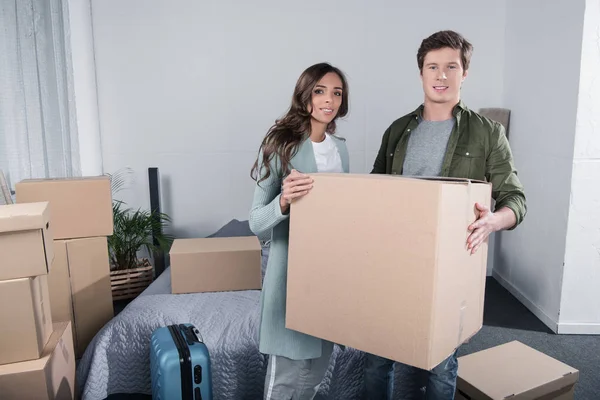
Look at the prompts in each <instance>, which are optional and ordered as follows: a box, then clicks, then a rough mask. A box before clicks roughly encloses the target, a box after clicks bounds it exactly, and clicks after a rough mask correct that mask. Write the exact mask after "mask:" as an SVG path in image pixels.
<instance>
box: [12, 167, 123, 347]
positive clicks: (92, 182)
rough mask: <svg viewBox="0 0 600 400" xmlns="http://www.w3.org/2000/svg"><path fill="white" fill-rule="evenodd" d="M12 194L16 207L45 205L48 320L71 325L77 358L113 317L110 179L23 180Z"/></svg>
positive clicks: (103, 177)
mask: <svg viewBox="0 0 600 400" xmlns="http://www.w3.org/2000/svg"><path fill="white" fill-rule="evenodd" d="M15 189H16V200H17V203H18V204H27V203H35V202H41V201H45V202H48V206H49V209H50V215H51V216H52V228H53V235H54V242H53V248H54V253H55V257H54V262H53V264H52V266H51V268H50V273H49V275H48V286H49V293H50V305H51V312H52V319H53V322H54V323H59V322H70V323H71V324H70V327H71V329H72V330H73V334H74V344H75V349H76V351H75V354H76V357H81V356H82V355H83V353H84V351H85V349H86V347H87V346H88V344H89V343H90V341H91V340H92V339H93V337H94V335H95V334H96V333H97V332H98V331H99V330H100V329H101V328H102V326H104V324H106V323H107V322H108V321H109V320H110V319H111V318H112V317H113V316H114V311H113V302H112V291H111V284H110V264H109V256H108V245H107V236H110V235H112V233H113V214H112V194H111V188H110V179H109V178H108V177H105V176H102V177H84V178H68V179H66V178H65V179H39V180H25V181H22V182H20V183H18V184H17V185H16V187H15Z"/></svg>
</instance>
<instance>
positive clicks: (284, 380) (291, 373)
mask: <svg viewBox="0 0 600 400" xmlns="http://www.w3.org/2000/svg"><path fill="white" fill-rule="evenodd" d="M332 352H333V343H331V342H328V341H326V340H323V352H322V354H321V357H319V358H313V359H310V360H290V359H289V358H286V357H282V356H274V355H271V356H269V365H268V366H267V376H266V378H265V391H264V397H263V398H264V400H312V399H313V398H314V397H315V395H316V394H317V391H318V390H319V386H320V385H321V382H322V381H323V378H324V377H325V373H326V372H327V368H328V367H329V359H330V357H331V353H332Z"/></svg>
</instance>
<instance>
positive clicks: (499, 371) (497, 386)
mask: <svg viewBox="0 0 600 400" xmlns="http://www.w3.org/2000/svg"><path fill="white" fill-rule="evenodd" d="M578 380H579V371H578V370H576V369H575V368H572V367H570V366H568V365H566V364H564V363H562V362H560V361H558V360H556V359H554V358H552V357H550V356H548V355H546V354H544V353H541V352H539V351H537V350H535V349H532V348H531V347H529V346H526V345H525V344H523V343H521V342H518V341H512V342H509V343H505V344H503V345H500V346H496V347H492V348H490V349H487V350H483V351H480V352H477V353H473V354H469V355H466V356H463V357H459V359H458V379H457V399H470V400H496V399H498V400H500V399H511V400H524V399H527V400H536V399H540V400H542V399H543V400H572V399H573V394H574V391H575V384H576V383H577V381H578Z"/></svg>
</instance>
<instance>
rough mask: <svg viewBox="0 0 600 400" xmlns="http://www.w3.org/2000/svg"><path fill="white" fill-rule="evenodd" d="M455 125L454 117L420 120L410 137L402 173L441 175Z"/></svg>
mask: <svg viewBox="0 0 600 400" xmlns="http://www.w3.org/2000/svg"><path fill="white" fill-rule="evenodd" d="M453 127H454V118H452V119H448V120H445V121H426V120H420V122H419V125H417V127H416V128H415V129H414V130H413V131H412V133H411V135H410V138H409V139H408V147H407V148H406V157H405V158H404V166H403V170H402V175H411V176H439V175H440V173H441V172H442V164H443V162H444V155H445V154H446V148H447V147H448V139H449V138H450V133H451V132H452V128H453Z"/></svg>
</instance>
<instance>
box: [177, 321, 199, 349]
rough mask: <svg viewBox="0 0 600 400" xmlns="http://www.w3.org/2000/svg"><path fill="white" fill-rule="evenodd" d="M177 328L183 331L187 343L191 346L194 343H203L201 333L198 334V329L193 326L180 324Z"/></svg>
mask: <svg viewBox="0 0 600 400" xmlns="http://www.w3.org/2000/svg"><path fill="white" fill-rule="evenodd" d="M179 328H181V331H182V332H184V333H185V338H186V340H187V342H188V345H190V346H191V345H193V344H195V343H203V340H202V335H200V331H199V330H198V329H197V328H196V327H195V326H187V325H184V324H180V325H179Z"/></svg>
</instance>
